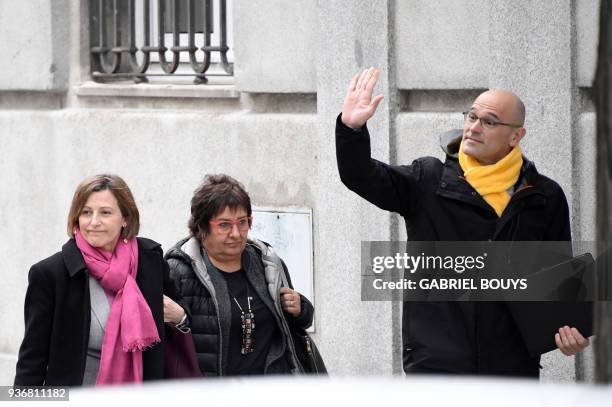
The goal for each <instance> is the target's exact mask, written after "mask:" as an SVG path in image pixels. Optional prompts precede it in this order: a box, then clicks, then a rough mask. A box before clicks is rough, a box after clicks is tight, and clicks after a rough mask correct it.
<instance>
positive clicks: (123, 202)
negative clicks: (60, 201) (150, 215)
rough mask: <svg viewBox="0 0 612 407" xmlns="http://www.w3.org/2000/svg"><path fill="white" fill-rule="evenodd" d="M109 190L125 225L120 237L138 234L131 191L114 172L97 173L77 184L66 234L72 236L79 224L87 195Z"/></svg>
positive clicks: (136, 216) (125, 237)
mask: <svg viewBox="0 0 612 407" xmlns="http://www.w3.org/2000/svg"><path fill="white" fill-rule="evenodd" d="M105 190H109V191H110V192H111V193H112V194H113V196H114V197H115V199H117V204H118V205H119V210H120V211H121V215H122V216H123V218H124V219H125V223H126V225H127V226H126V227H124V228H123V230H122V231H121V237H122V238H124V239H131V238H133V237H135V236H137V235H138V230H139V229H140V214H139V213H138V207H137V206H136V201H135V200H134V195H132V191H130V188H129V187H128V186H127V184H126V183H125V181H124V180H123V178H121V177H120V176H118V175H114V174H99V175H93V176H91V177H87V178H85V179H84V180H83V181H81V183H80V184H79V185H78V186H77V188H76V191H74V196H73V197H72V204H71V205H70V211H69V212H68V228H67V229H68V230H67V231H68V236H70V237H74V231H75V229H76V228H77V227H78V226H79V216H81V211H82V210H83V207H84V206H85V204H86V203H87V200H88V199H89V196H90V195H91V194H92V193H94V192H100V191H105Z"/></svg>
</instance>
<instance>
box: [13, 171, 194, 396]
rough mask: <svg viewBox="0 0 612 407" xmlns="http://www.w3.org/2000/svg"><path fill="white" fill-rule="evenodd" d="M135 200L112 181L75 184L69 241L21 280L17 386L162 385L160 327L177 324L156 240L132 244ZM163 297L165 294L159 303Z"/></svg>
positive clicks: (179, 317) (178, 312)
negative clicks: (22, 314)
mask: <svg viewBox="0 0 612 407" xmlns="http://www.w3.org/2000/svg"><path fill="white" fill-rule="evenodd" d="M139 227H140V223H139V214H138V208H137V207H136V203H135V202H134V197H133V196H132V193H131V191H130V189H129V188H128V186H127V185H126V183H125V181H123V179H121V178H120V177H118V176H116V175H96V176H93V177H89V178H87V179H85V180H84V181H83V182H81V184H80V185H79V186H78V187H77V189H76V192H75V194H74V197H73V199H72V204H71V208H70V212H69V215H68V235H69V236H70V240H68V242H66V243H65V244H64V245H63V246H62V250H61V251H60V252H58V253H56V254H54V255H53V256H51V257H49V258H47V259H45V260H43V261H41V262H39V263H37V264H35V265H33V266H32V268H31V269H30V272H29V275H28V289H27V292H26V298H25V336H24V339H23V342H22V344H21V348H20V350H19V359H18V361H17V368H16V376H15V385H55V386H80V385H85V386H93V385H106V384H119V383H138V382H142V381H144V380H156V379H163V376H164V350H163V346H162V344H163V342H164V322H167V323H169V324H174V325H181V324H185V322H186V319H187V315H186V313H185V311H184V310H183V308H182V307H181V306H179V305H178V304H177V303H176V302H175V301H174V300H172V299H171V298H175V299H176V292H175V289H174V285H173V283H172V282H171V281H170V280H169V278H168V265H167V263H166V262H165V261H164V259H163V256H162V250H161V247H160V245H159V244H158V243H156V242H154V241H152V240H149V239H145V238H140V237H139V238H137V237H136V235H137V234H138V230H139ZM164 293H165V294H167V296H168V297H166V296H165V295H164Z"/></svg>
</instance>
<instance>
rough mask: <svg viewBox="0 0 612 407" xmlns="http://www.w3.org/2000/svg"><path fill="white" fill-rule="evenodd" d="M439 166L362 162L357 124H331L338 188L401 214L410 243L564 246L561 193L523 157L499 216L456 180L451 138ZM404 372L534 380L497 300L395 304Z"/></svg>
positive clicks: (366, 148) (534, 366) (365, 137)
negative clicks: (398, 307) (399, 311)
mask: <svg viewBox="0 0 612 407" xmlns="http://www.w3.org/2000/svg"><path fill="white" fill-rule="evenodd" d="M444 136H445V137H444V140H441V144H442V147H443V149H444V151H445V152H446V160H445V162H444V163H442V162H441V161H440V160H438V159H437V158H433V157H424V158H419V159H417V160H415V161H414V162H413V163H412V164H411V165H402V166H393V165H387V164H384V163H382V162H379V161H377V160H374V159H372V158H371V156H370V136H369V133H368V130H367V128H366V126H364V127H363V128H362V129H360V130H357V131H355V130H352V129H350V128H348V127H346V126H344V124H343V123H342V122H341V120H340V117H338V120H337V122H336V155H337V161H338V170H339V172H340V178H341V180H342V182H343V183H344V184H345V185H346V186H347V187H348V188H349V189H351V190H352V191H354V192H356V193H357V194H359V195H360V196H361V197H363V198H365V199H367V200H368V201H370V202H371V203H373V204H374V205H376V206H378V207H379V208H381V209H385V210H388V211H392V212H397V213H399V214H400V215H402V216H403V218H404V221H405V224H406V231H407V234H408V238H409V240H411V241H487V240H494V241H509V240H512V241H568V240H570V239H571V235H570V223H569V210H568V205H567V200H566V198H565V195H564V193H563V191H562V190H561V187H559V185H558V184H557V183H556V182H554V181H553V180H551V179H549V178H547V177H545V176H543V175H541V174H539V173H538V172H537V171H536V168H535V166H534V165H533V163H531V162H529V161H527V160H526V159H524V164H523V167H522V169H521V175H520V177H519V181H518V182H517V184H516V185H515V192H514V194H513V195H512V197H511V199H510V202H509V204H508V206H507V207H506V209H505V210H504V212H503V213H502V216H501V218H498V216H497V214H496V213H495V211H494V210H493V208H492V207H490V206H489V205H488V204H487V202H486V201H485V200H484V199H483V198H482V197H481V196H480V195H479V194H478V192H476V190H474V188H472V186H471V185H470V184H469V183H468V182H467V181H466V180H465V178H463V171H462V169H461V167H460V165H459V162H458V159H457V155H456V153H457V151H458V147H459V142H460V137H461V131H459V130H456V131H454V132H449V133H447V134H445V135H444ZM402 338H403V356H404V370H405V371H406V372H411V371H419V370H420V369H433V370H439V371H447V372H456V373H470V374H494V375H518V376H537V375H538V374H539V366H538V364H539V358H531V357H530V356H529V355H528V353H527V349H526V347H525V345H524V343H523V341H522V339H521V338H520V336H519V333H518V330H517V328H516V326H515V324H514V321H513V320H512V318H511V316H510V313H509V311H508V309H507V307H506V305H505V303H501V302H488V303H484V302H473V303H470V302H426V303H421V302H404V307H403V321H402Z"/></svg>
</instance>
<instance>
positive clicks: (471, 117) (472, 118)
mask: <svg viewBox="0 0 612 407" xmlns="http://www.w3.org/2000/svg"><path fill="white" fill-rule="evenodd" d="M463 117H464V119H465V121H466V122H468V123H476V122H477V121H478V120H480V124H481V125H482V127H484V128H485V129H494V128H495V127H496V126H508V127H514V128H515V129H520V128H521V127H523V126H522V125H520V124H511V123H502V122H496V121H494V120H492V119H489V118H484V117H478V116H476V113H474V112H463Z"/></svg>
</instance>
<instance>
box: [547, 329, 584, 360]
mask: <svg viewBox="0 0 612 407" xmlns="http://www.w3.org/2000/svg"><path fill="white" fill-rule="evenodd" d="M555 343H556V344H557V347H558V348H559V350H560V351H561V352H563V354H564V355H566V356H572V355H575V354H576V353H578V352H581V351H583V350H584V349H585V348H586V347H587V346H589V339H588V338H585V337H584V336H582V334H581V333H580V331H578V330H577V329H576V328H570V327H569V326H564V327H561V328H559V333H557V334H555Z"/></svg>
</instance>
